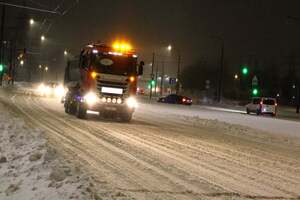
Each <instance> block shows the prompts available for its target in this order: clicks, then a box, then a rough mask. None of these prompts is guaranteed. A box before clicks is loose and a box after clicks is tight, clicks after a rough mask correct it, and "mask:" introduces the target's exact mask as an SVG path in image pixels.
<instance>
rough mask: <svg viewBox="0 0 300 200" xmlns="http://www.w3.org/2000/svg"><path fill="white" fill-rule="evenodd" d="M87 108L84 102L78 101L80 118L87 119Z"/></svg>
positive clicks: (78, 116)
mask: <svg viewBox="0 0 300 200" xmlns="http://www.w3.org/2000/svg"><path fill="white" fill-rule="evenodd" d="M86 113H87V110H86V108H85V106H84V104H82V103H80V102H78V103H77V106H76V117H77V118H79V119H85V118H86Z"/></svg>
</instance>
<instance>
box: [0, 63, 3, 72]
mask: <svg viewBox="0 0 300 200" xmlns="http://www.w3.org/2000/svg"><path fill="white" fill-rule="evenodd" d="M3 70H4V66H3V64H0V73H2V72H3Z"/></svg>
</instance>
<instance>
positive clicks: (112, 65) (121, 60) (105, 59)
mask: <svg viewBox="0 0 300 200" xmlns="http://www.w3.org/2000/svg"><path fill="white" fill-rule="evenodd" d="M136 63H137V60H136V58H133V57H126V56H116V55H103V54H98V55H95V59H94V62H93V67H94V70H96V71H97V72H99V73H107V74H115V75H124V76H127V75H134V74H136Z"/></svg>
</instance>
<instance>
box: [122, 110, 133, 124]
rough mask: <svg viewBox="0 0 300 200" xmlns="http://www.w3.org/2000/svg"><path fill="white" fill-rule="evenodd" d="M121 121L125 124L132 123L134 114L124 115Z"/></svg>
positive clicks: (127, 113)
mask: <svg viewBox="0 0 300 200" xmlns="http://www.w3.org/2000/svg"><path fill="white" fill-rule="evenodd" d="M121 119H122V121H123V122H130V121H131V119H132V113H129V112H125V113H122V114H121Z"/></svg>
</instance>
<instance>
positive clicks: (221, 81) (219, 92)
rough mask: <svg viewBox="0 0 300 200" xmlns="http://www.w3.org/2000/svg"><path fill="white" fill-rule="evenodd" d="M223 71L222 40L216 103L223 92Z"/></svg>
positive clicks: (219, 100) (220, 98)
mask: <svg viewBox="0 0 300 200" xmlns="http://www.w3.org/2000/svg"><path fill="white" fill-rule="evenodd" d="M223 71H224V40H223V39H222V45H221V59H220V72H219V84H218V99H217V100H218V102H219V103H220V102H221V100H222V95H223V94H222V91H223Z"/></svg>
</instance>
